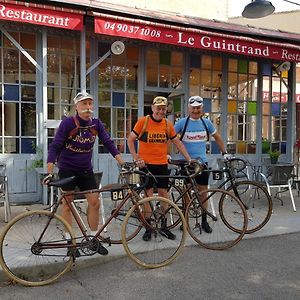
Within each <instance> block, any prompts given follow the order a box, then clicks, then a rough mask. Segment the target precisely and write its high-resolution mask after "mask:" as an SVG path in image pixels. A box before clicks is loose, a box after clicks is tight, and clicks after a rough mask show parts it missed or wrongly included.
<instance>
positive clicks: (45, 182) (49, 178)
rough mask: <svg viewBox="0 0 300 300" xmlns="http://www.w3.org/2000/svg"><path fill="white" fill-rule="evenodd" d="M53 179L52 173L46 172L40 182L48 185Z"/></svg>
mask: <svg viewBox="0 0 300 300" xmlns="http://www.w3.org/2000/svg"><path fill="white" fill-rule="evenodd" d="M52 179H53V174H48V175H47V176H46V177H44V179H43V180H42V184H44V185H48V184H49V183H50V182H51V181H52Z"/></svg>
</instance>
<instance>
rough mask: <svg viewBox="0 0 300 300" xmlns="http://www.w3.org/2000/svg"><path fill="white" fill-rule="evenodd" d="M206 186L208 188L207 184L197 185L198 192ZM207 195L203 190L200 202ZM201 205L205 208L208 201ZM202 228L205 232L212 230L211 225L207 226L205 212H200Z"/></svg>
mask: <svg viewBox="0 0 300 300" xmlns="http://www.w3.org/2000/svg"><path fill="white" fill-rule="evenodd" d="M207 188H208V186H207V185H198V190H199V192H200V193H201V192H203V191H205V190H207ZM207 196H208V195H207V193H206V192H204V193H203V194H202V195H201V201H202V203H203V201H204V200H205V199H207ZM203 207H204V208H205V209H207V208H208V201H206V202H205V203H203ZM202 228H203V230H204V231H205V232H207V233H211V232H212V229H211V227H210V226H209V224H208V222H207V214H206V213H203V214H202Z"/></svg>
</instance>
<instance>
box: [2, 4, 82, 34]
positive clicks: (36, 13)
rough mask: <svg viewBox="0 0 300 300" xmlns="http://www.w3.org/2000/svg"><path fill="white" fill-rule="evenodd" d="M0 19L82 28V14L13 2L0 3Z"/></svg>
mask: <svg viewBox="0 0 300 300" xmlns="http://www.w3.org/2000/svg"><path fill="white" fill-rule="evenodd" d="M0 20H6V21H13V22H22V23H30V24H36V25H44V26H50V27H57V28H63V29H72V30H81V29H82V28H83V16H82V15H80V14H72V13H68V12H62V11H55V10H46V9H40V8H35V7H30V6H28V7H26V6H20V5H13V4H1V5H0Z"/></svg>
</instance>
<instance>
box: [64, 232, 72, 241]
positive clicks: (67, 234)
mask: <svg viewBox="0 0 300 300" xmlns="http://www.w3.org/2000/svg"><path fill="white" fill-rule="evenodd" d="M65 238H66V240H71V235H70V233H69V232H65Z"/></svg>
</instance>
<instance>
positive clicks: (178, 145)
mask: <svg viewBox="0 0 300 300" xmlns="http://www.w3.org/2000/svg"><path fill="white" fill-rule="evenodd" d="M171 141H172V143H173V144H174V145H175V146H176V148H177V149H178V150H179V151H180V153H181V154H182V155H183V156H184V158H185V159H186V160H187V161H191V157H190V155H189V154H188V152H187V151H186V149H185V147H184V145H183V143H182V142H181V141H180V139H179V138H178V137H175V138H174V139H172V140H171Z"/></svg>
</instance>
